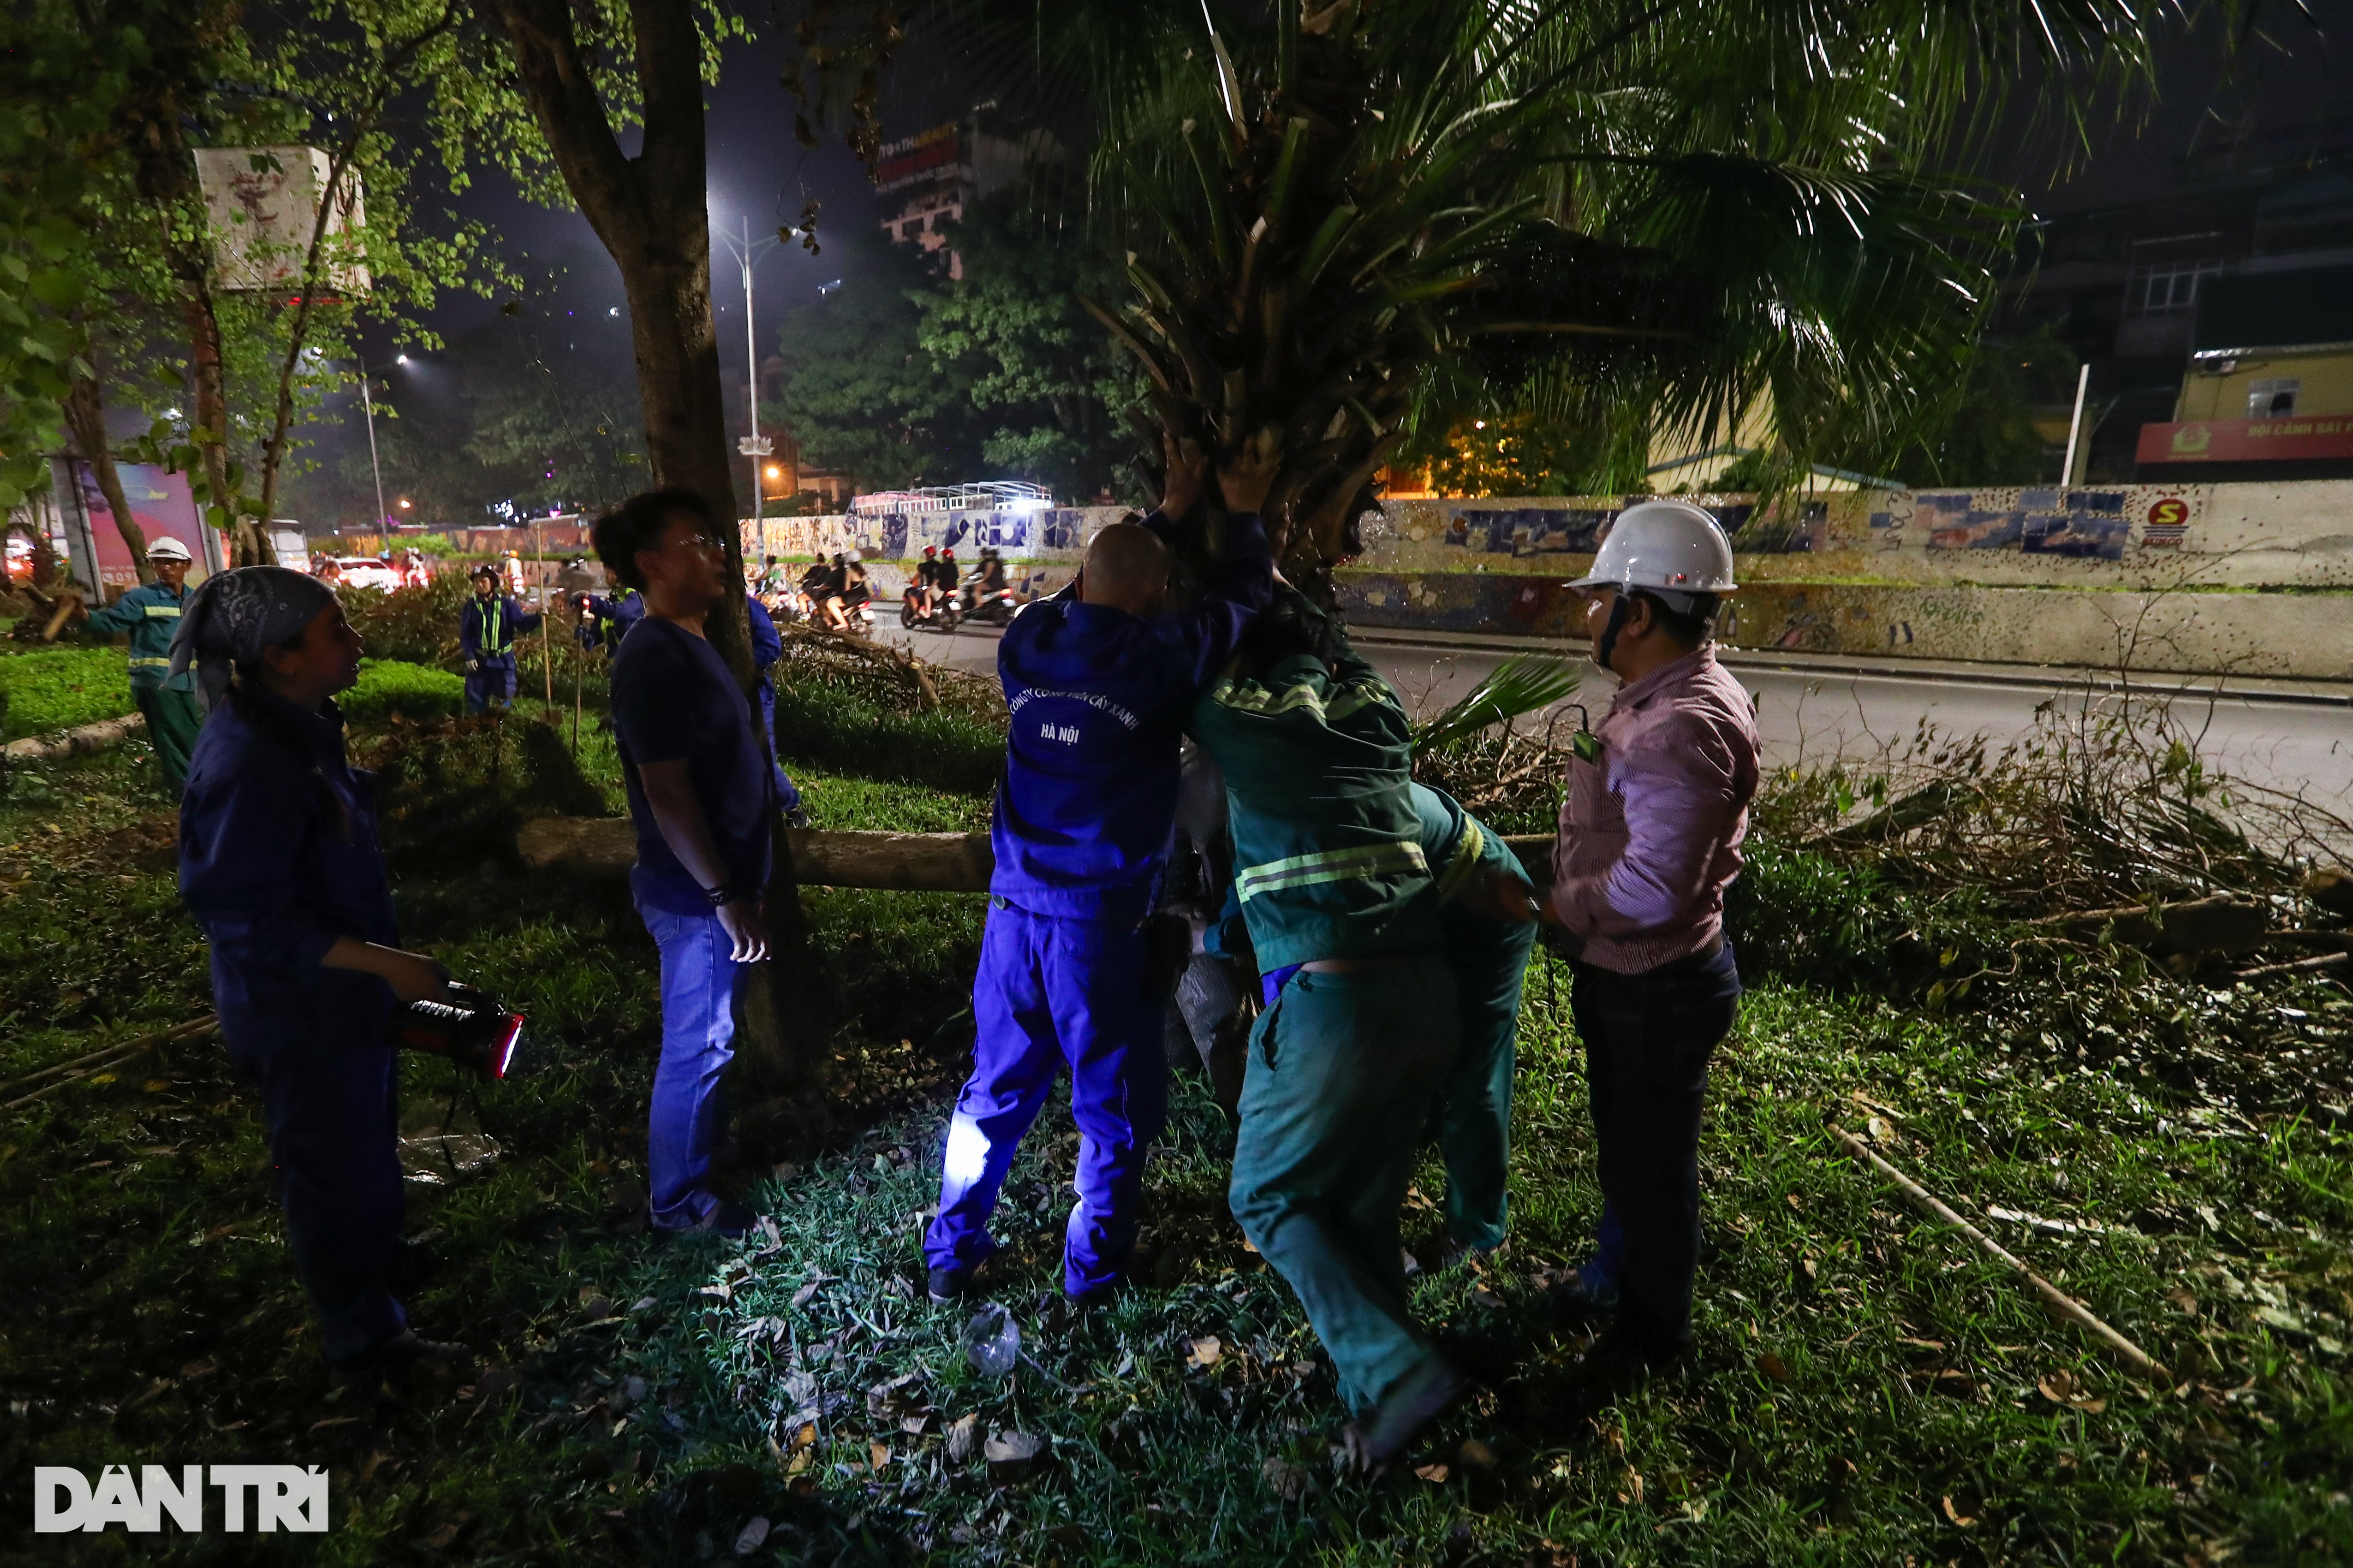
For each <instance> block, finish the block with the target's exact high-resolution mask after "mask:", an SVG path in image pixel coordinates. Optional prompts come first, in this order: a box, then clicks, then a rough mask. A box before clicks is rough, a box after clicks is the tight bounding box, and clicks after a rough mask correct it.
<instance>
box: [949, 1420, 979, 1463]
mask: <svg viewBox="0 0 2353 1568" xmlns="http://www.w3.org/2000/svg"><path fill="white" fill-rule="evenodd" d="M979 1442H980V1417H979V1416H977V1415H965V1416H959V1417H958V1418H957V1419H956V1420H955V1423H953V1424H952V1425H951V1426H949V1427H948V1463H949V1464H951V1465H961V1464H963V1463H964V1462H965V1460H966V1459H969V1458H972V1451H973V1449H974V1448H975V1447H976V1446H977V1445H978V1444H979Z"/></svg>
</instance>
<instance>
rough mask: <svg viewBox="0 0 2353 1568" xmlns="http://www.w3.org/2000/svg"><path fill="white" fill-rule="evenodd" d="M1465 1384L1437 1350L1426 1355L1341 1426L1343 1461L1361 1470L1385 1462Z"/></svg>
mask: <svg viewBox="0 0 2353 1568" xmlns="http://www.w3.org/2000/svg"><path fill="white" fill-rule="evenodd" d="M1468 1386H1469V1384H1467V1383H1466V1382H1465V1381H1464V1379H1463V1376H1462V1374H1461V1373H1459V1372H1457V1371H1456V1370H1455V1369H1454V1367H1453V1364H1452V1363H1450V1362H1448V1361H1447V1360H1446V1359H1445V1358H1444V1357H1443V1356H1440V1355H1436V1354H1432V1355H1430V1356H1429V1357H1428V1358H1427V1359H1425V1360H1424V1361H1423V1362H1422V1363H1421V1364H1420V1365H1419V1366H1417V1367H1415V1368H1414V1370H1413V1371H1411V1372H1409V1373H1406V1375H1405V1376H1404V1377H1402V1378H1400V1379H1398V1384H1397V1386H1396V1387H1395V1388H1392V1389H1391V1390H1390V1391H1389V1394H1388V1398H1386V1399H1384V1400H1382V1401H1381V1403H1380V1405H1378V1406H1377V1408H1375V1409H1374V1410H1372V1411H1371V1412H1370V1413H1368V1414H1367V1415H1365V1416H1363V1417H1362V1418H1360V1419H1359V1420H1357V1421H1356V1422H1355V1423H1354V1424H1352V1425H1351V1426H1348V1427H1346V1428H1345V1430H1343V1432H1342V1433H1341V1441H1342V1443H1343V1444H1344V1445H1345V1447H1346V1448H1347V1451H1348V1458H1349V1461H1350V1462H1351V1463H1352V1464H1353V1465H1354V1466H1355V1468H1356V1469H1357V1470H1359V1471H1361V1472H1363V1473H1364V1474H1366V1475H1371V1474H1374V1473H1377V1472H1378V1471H1380V1470H1383V1469H1386V1468H1388V1466H1389V1465H1390V1464H1392V1463H1393V1462H1395V1460H1396V1459H1397V1458H1398V1456H1399V1455H1401V1454H1403V1453H1404V1452H1405V1451H1406V1448H1407V1447H1408V1446H1409V1445H1410V1444H1411V1443H1412V1442H1413V1440H1414V1438H1415V1437H1416V1436H1419V1434H1420V1432H1421V1430H1422V1428H1423V1427H1425V1426H1429V1425H1430V1423H1431V1422H1432V1421H1435V1420H1437V1419H1438V1417H1439V1415H1440V1414H1441V1413H1442V1412H1444V1410H1445V1409H1446V1407H1447V1406H1448V1405H1451V1404H1453V1403H1454V1401H1455V1400H1456V1399H1457V1398H1459V1397H1460V1396H1461V1393H1462V1391H1463V1389H1464V1388H1466V1387H1468Z"/></svg>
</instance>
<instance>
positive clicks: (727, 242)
mask: <svg viewBox="0 0 2353 1568" xmlns="http://www.w3.org/2000/svg"><path fill="white" fill-rule="evenodd" d="M743 224H744V233H743V237H742V238H741V239H740V240H739V239H737V238H736V237H734V236H733V235H730V234H727V233H726V232H724V231H717V232H718V237H719V241H720V243H721V244H723V245H724V246H726V247H727V248H728V249H730V250H732V251H733V252H734V253H735V264H736V265H737V266H738V267H740V268H743V271H744V404H745V405H746V409H747V412H748V413H749V414H750V416H751V428H752V433H751V434H750V435H749V436H746V437H744V439H742V440H741V441H738V442H737V443H736V444H735V449H736V450H737V451H739V452H741V453H743V454H744V456H745V457H747V458H751V459H752V520H753V521H754V522H756V521H759V520H760V519H762V518H764V517H765V516H767V514H768V504H767V497H766V494H765V492H764V491H763V490H762V489H761V488H760V459H761V458H765V457H766V456H767V455H768V453H769V451H770V450H771V449H772V448H773V447H774V446H775V443H774V442H771V441H768V440H766V439H765V438H764V437H762V436H761V435H760V335H759V331H758V330H757V328H756V327H755V326H754V321H753V316H752V266H753V264H754V262H756V261H757V260H759V258H760V257H761V256H762V255H763V254H764V253H765V251H766V249H767V247H770V246H772V245H776V244H777V243H778V241H777V240H776V239H775V238H773V237H766V236H764V237H761V239H760V240H759V241H758V243H757V244H754V242H753V239H752V219H751V216H750V215H749V214H746V215H745V216H744V219H743ZM758 548H759V546H758V544H757V542H754V544H753V545H752V546H751V547H750V549H751V550H756V549H758ZM749 553H750V552H749V551H747V552H746V557H747V559H748V557H749Z"/></svg>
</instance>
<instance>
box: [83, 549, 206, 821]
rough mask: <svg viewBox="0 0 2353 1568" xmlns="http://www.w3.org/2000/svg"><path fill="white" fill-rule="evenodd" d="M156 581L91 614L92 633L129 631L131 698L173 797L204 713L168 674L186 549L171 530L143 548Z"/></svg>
mask: <svg viewBox="0 0 2353 1568" xmlns="http://www.w3.org/2000/svg"><path fill="white" fill-rule="evenodd" d="M147 560H148V563H149V564H150V565H152V566H153V567H154V568H155V581H153V583H142V584H140V585H139V586H138V587H136V588H133V589H132V590H131V591H130V592H129V593H127V594H125V595H122V596H121V598H119V599H117V600H115V601H114V603H112V604H111V605H107V606H106V607H105V608H104V609H99V610H92V611H90V629H91V630H92V631H95V632H100V633H103V634H106V635H110V636H111V635H112V634H114V633H116V632H129V633H130V634H131V700H132V701H133V702H135V703H137V704H138V705H139V711H140V713H141V714H142V716H143V717H144V718H145V719H146V721H147V739H148V741H149V742H150V743H151V744H153V746H154V748H155V761H156V762H157V763H160V764H161V765H162V767H163V769H164V787H165V788H166V789H168V790H170V791H171V792H172V793H173V794H174V795H178V794H179V793H180V790H181V788H182V787H183V786H184V785H185V784H186V783H187V779H188V753H189V752H192V751H194V750H195V744H196V730H197V727H198V726H200V725H201V724H203V722H204V715H203V714H202V713H200V712H198V711H197V710H196V689H195V682H194V681H193V680H192V679H190V678H189V677H188V676H187V675H186V674H185V673H182V674H179V675H174V674H173V673H172V668H171V667H172V659H171V652H172V637H173V634H174V633H175V632H177V631H178V630H179V629H180V611H181V607H182V605H184V604H185V601H186V599H187V592H186V590H185V587H184V586H183V584H185V583H186V582H187V578H188V547H187V546H186V545H185V544H183V543H181V542H179V541H178V540H176V539H174V538H173V537H172V536H171V535H170V534H168V533H167V534H165V535H164V537H163V538H161V539H159V540H157V541H155V542H154V543H153V544H151V545H149V546H148V547H147Z"/></svg>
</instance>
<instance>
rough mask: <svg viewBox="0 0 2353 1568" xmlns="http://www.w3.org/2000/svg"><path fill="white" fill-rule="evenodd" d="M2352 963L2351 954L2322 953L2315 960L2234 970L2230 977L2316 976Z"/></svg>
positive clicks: (2257, 978)
mask: <svg viewBox="0 0 2353 1568" xmlns="http://www.w3.org/2000/svg"><path fill="white" fill-rule="evenodd" d="M2348 963H2353V952H2324V953H2322V954H2321V955H2320V956H2319V957H2317V958H2299V959H2296V960H2295V961H2294V962H2292V963H2259V964H2257V965H2255V967H2253V969H2234V970H2232V972H2231V973H2232V976H2233V977H2234V978H2236V979H2240V980H2259V979H2261V978H2262V977H2263V976H2264V975H2266V974H2317V973H2321V972H2322V971H2324V970H2329V969H2339V968H2342V967H2343V966H2344V965H2346V964H2348Z"/></svg>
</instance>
